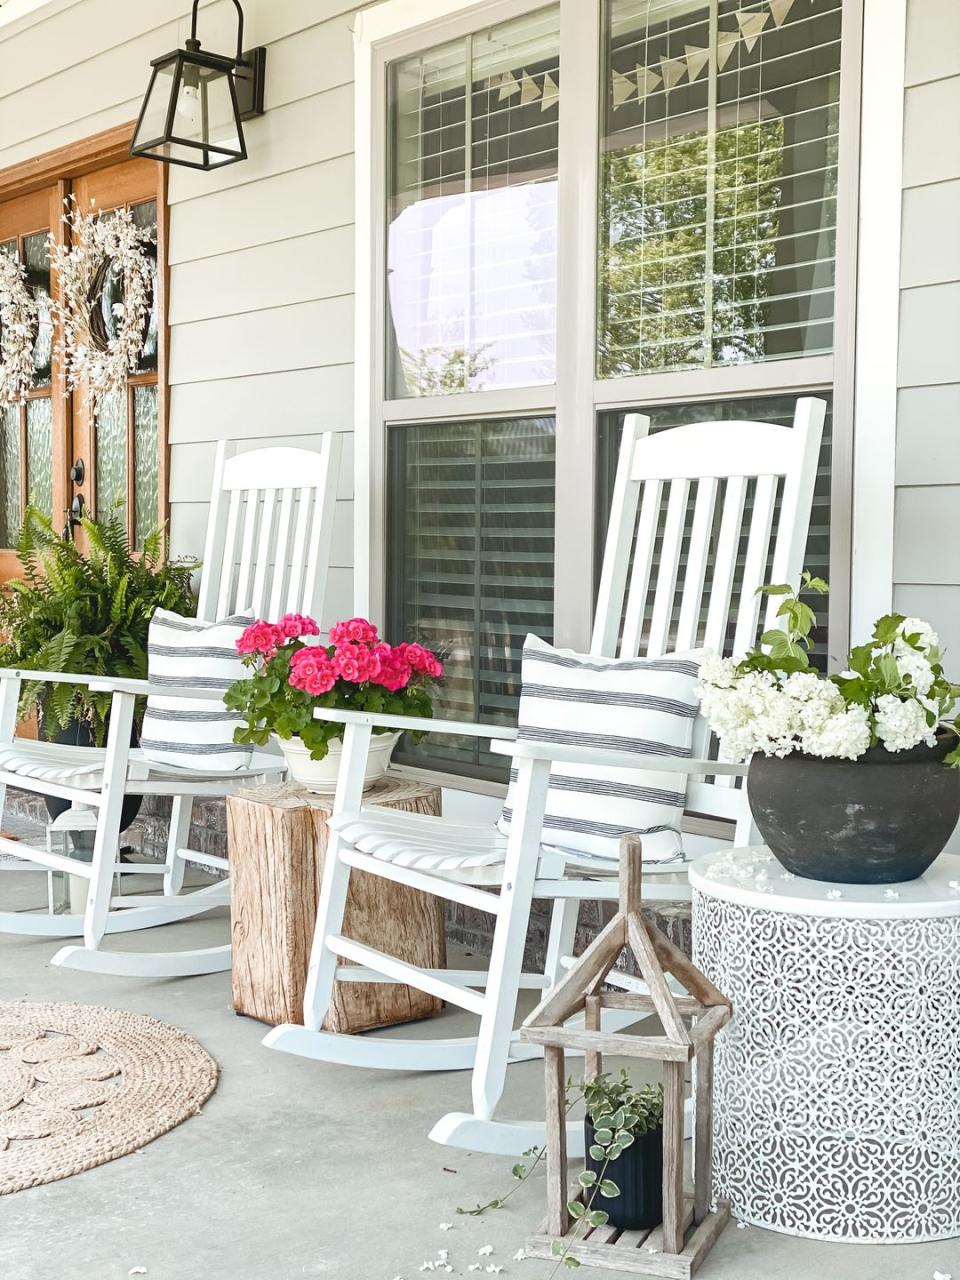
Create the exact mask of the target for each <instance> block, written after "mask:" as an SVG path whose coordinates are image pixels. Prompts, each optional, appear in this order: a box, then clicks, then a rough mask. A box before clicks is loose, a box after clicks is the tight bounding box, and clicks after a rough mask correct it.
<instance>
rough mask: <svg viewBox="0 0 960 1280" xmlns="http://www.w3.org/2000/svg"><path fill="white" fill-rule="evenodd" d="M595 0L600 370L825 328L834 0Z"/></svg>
mask: <svg viewBox="0 0 960 1280" xmlns="http://www.w3.org/2000/svg"><path fill="white" fill-rule="evenodd" d="M710 9H711V6H709V5H706V4H703V3H698V4H690V3H676V2H663V0H661V2H660V3H657V2H656V0H608V2H607V7H606V14H607V38H606V50H607V67H606V111H605V136H604V139H603V143H602V157H601V187H602V207H601V224H602V225H601V245H600V280H601V306H600V315H601V322H600V333H599V342H598V369H599V373H600V375H601V376H602V377H615V376H622V375H627V374H636V373H647V372H655V371H658V370H665V369H681V368H701V367H705V366H710V365H725V364H739V363H747V362H753V361H759V360H771V359H784V358H789V357H794V356H801V355H803V356H810V355H817V354H822V353H824V352H829V351H830V350H831V349H832V346H833V292H834V257H835V252H836V198H837V152H838V132H839V93H840V27H841V0H802V3H801V2H800V0H761V2H757V3H753V4H748V5H740V4H738V3H736V0H718V4H717V6H716V12H717V17H716V21H715V23H714V22H712V21H711V13H710Z"/></svg>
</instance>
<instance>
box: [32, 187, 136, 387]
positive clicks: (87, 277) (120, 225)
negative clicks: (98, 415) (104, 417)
mask: <svg viewBox="0 0 960 1280" xmlns="http://www.w3.org/2000/svg"><path fill="white" fill-rule="evenodd" d="M63 220H64V222H65V223H66V225H67V226H68V228H69V229H70V236H69V238H68V239H69V243H67V244H63V245H53V246H51V250H50V257H51V265H52V267H53V269H54V270H55V271H56V273H57V279H58V281H59V293H60V297H59V300H58V301H57V302H56V303H55V308H56V314H57V319H58V320H59V322H60V341H59V354H60V359H61V361H62V367H63V371H64V377H65V385H66V389H67V390H68V391H77V390H82V391H83V393H84V398H85V400H86V402H87V403H89V404H91V405H92V406H93V407H94V408H96V406H97V405H98V404H99V403H100V401H101V400H102V399H103V398H104V396H107V395H110V394H111V393H112V392H114V391H119V390H121V389H122V388H123V387H124V385H125V383H126V379H127V377H128V376H129V375H130V374H131V373H135V372H136V369H137V364H138V362H139V360H140V357H141V355H142V354H143V348H144V342H145V340H146V336H147V329H148V326H149V323H150V310H151V307H152V305H153V271H154V264H153V262H152V260H151V255H150V252H149V247H150V246H151V245H153V244H154V243H155V242H154V239H153V237H152V236H151V234H150V232H149V231H145V230H143V229H142V228H141V227H138V226H137V224H136V223H135V222H134V220H133V216H132V215H131V213H130V212H129V210H127V209H115V210H111V211H110V212H109V213H107V214H104V213H101V212H99V211H97V210H92V211H91V212H89V213H84V212H82V211H81V210H80V209H79V208H78V207H77V205H76V203H75V202H73V203H71V202H67V212H66V213H65V214H64V218H63ZM112 273H117V274H118V275H119V277H120V285H121V292H120V296H121V298H122V301H121V302H115V303H114V304H113V306H112V319H113V321H114V324H113V326H109V325H108V316H107V313H106V312H105V297H106V294H105V289H106V286H107V284H108V282H109V279H110V276H111V274H112ZM111 329H112V332H111Z"/></svg>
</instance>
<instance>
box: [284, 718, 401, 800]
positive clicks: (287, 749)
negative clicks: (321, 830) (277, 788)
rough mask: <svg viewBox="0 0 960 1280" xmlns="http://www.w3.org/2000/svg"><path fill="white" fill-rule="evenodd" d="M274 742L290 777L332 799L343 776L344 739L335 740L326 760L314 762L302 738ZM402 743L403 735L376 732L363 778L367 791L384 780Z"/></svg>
mask: <svg viewBox="0 0 960 1280" xmlns="http://www.w3.org/2000/svg"><path fill="white" fill-rule="evenodd" d="M273 740H274V742H275V743H276V744H277V746H278V747H279V748H280V750H281V751H282V752H283V756H284V759H285V760H286V762H287V768H288V769H289V770H290V776H291V778H293V780H294V781H295V782H299V783H300V785H301V786H302V787H306V789H307V790H308V791H317V792H319V793H320V794H321V795H328V796H332V795H333V793H334V792H335V791H336V789H337V777H338V775H339V773H340V757H341V756H342V755H343V740H342V738H332V739H331V740H330V742H329V744H328V750H327V754H326V755H325V756H324V758H323V759H322V760H311V759H310V751H309V748H307V747H305V746H304V745H303V742H302V741H301V740H300V739H299V738H288V739H287V740H286V741H284V740H283V739H282V738H278V737H276V735H274V739H273ZM399 741H400V734H399V733H375V734H373V736H372V737H371V739H370V752H369V754H368V756H367V769H366V772H365V774H364V775H363V786H364V790H366V789H367V787H370V786H372V785H373V783H375V782H376V781H377V779H378V778H382V777H383V775H384V774H385V773H386V771H387V768H388V767H389V764H390V757H391V756H392V755H393V748H394V747H395V746H396V745H397V743H398V742H399Z"/></svg>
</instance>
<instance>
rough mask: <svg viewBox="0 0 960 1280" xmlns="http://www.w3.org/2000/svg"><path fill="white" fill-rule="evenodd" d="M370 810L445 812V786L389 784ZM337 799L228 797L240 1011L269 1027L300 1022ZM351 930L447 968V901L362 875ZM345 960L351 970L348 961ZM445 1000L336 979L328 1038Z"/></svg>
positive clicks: (289, 789) (287, 794) (350, 909)
mask: <svg viewBox="0 0 960 1280" xmlns="http://www.w3.org/2000/svg"><path fill="white" fill-rule="evenodd" d="M364 804H376V805H384V806H388V807H389V808H392V809H405V810H407V811H409V812H411V813H425V814H437V815H439V813H440V788H439V787H434V786H424V785H422V784H420V783H410V782H404V781H399V780H397V779H392V778H385V779H383V780H382V781H380V782H378V783H376V784H375V785H374V786H373V787H371V789H370V790H369V791H368V792H367V793H366V795H365V796H364ZM332 808H333V797H332V796H331V797H329V798H328V797H326V796H320V795H316V794H315V793H313V792H311V791H307V790H306V789H305V788H303V787H300V786H298V785H297V784H296V783H283V784H281V785H279V786H271V787H264V786H259V787H251V788H247V789H245V790H242V791H238V792H237V793H235V794H234V795H232V796H230V797H229V798H228V800H227V839H228V842H229V853H230V919H231V927H232V936H233V1007H234V1009H235V1010H236V1011H237V1013H243V1014H247V1015H249V1016H250V1017H252V1018H258V1019H259V1020H260V1021H261V1022H267V1023H270V1024H272V1025H276V1024H277V1023H282V1022H293V1023H298V1024H302V1023H303V991H304V987H305V985H306V978H307V963H308V961H309V959H310V947H311V944H312V942H313V929H314V923H315V920H316V914H317V900H318V896H319V890H320V877H321V875H322V872H323V862H324V855H325V853H326V849H327V841H328V839H329V828H328V827H327V818H328V817H329V816H330V813H331V811H332ZM344 928H345V931H346V932H348V933H349V934H350V936H351V937H354V938H356V939H357V940H358V941H359V942H364V943H366V944H367V945H368V946H372V947H377V948H378V949H383V950H387V951H390V952H391V953H392V954H393V955H396V956H398V957H399V958H400V959H402V960H406V961H408V962H409V963H411V964H416V965H420V966H423V967H426V968H430V969H439V968H443V967H444V966H445V964H446V936H445V931H444V913H443V902H442V900H441V899H440V898H437V897H434V896H432V895H429V894H425V893H420V892H419V891H418V890H415V889H411V888H409V887H407V886H406V885H399V884H393V883H391V882H390V881H389V880H382V879H379V878H377V877H375V876H368V875H364V873H363V872H362V871H355V872H354V873H353V874H352V876H351V877H350V892H349V896H348V898H347V912H346V918H345V922H344ZM341 963H344V962H342V961H341ZM442 1008H443V1002H442V1001H441V1000H438V999H437V998H436V997H435V996H430V995H427V994H425V993H424V992H422V991H417V990H415V989H414V988H412V987H407V986H402V985H401V984H399V983H379V982H377V983H374V982H342V981H338V982H337V984H336V988H335V991H334V997H333V1004H332V1006H331V1009H330V1012H329V1013H328V1015H327V1017H326V1019H325V1021H324V1024H323V1026H324V1030H326V1031H339V1032H351V1031H369V1030H372V1029H373V1028H374V1027H387V1026H394V1025H396V1024H397V1023H402V1022H413V1021H415V1020H416V1019H418V1018H429V1017H434V1016H435V1015H436V1014H438V1013H439V1012H440V1011H441V1009H442Z"/></svg>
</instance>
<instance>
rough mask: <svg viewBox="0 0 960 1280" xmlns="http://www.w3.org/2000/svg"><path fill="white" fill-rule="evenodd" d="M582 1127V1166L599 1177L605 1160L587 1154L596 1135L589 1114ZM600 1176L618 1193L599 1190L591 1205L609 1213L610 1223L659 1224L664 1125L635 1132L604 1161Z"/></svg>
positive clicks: (640, 1227)
mask: <svg viewBox="0 0 960 1280" xmlns="http://www.w3.org/2000/svg"><path fill="white" fill-rule="evenodd" d="M583 1129H584V1138H585V1147H584V1150H585V1152H586V1155H585V1157H584V1163H585V1167H586V1168H587V1169H589V1170H592V1172H594V1173H595V1174H596V1175H597V1177H598V1178H600V1177H601V1171H602V1170H603V1168H604V1161H603V1160H594V1159H593V1157H592V1156H591V1155H590V1148H591V1146H592V1145H593V1143H594V1141H595V1138H594V1126H593V1122H592V1120H591V1119H590V1117H589V1116H585V1117H584V1121H583ZM602 1176H603V1177H604V1178H607V1179H609V1180H610V1181H611V1182H615V1183H616V1185H617V1186H618V1187H619V1188H620V1194H619V1195H617V1196H611V1197H610V1199H607V1198H606V1197H605V1196H601V1195H599V1194H598V1195H597V1196H596V1198H595V1200H594V1201H593V1208H594V1209H603V1210H604V1211H605V1212H606V1213H608V1214H609V1215H610V1223H611V1225H612V1226H614V1227H619V1228H620V1230H621V1231H644V1230H649V1229H650V1228H651V1227H656V1226H658V1225H659V1224H660V1222H661V1221H662V1220H663V1128H662V1127H660V1128H657V1129H650V1130H648V1132H646V1133H638V1134H637V1135H636V1137H635V1138H634V1140H633V1142H632V1143H631V1144H630V1146H629V1147H625V1148H624V1150H623V1151H621V1153H620V1155H619V1156H617V1158H616V1160H611V1161H610V1163H609V1164H607V1166H606V1172H605V1173H603V1174H602ZM587 1195H589V1192H587Z"/></svg>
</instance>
